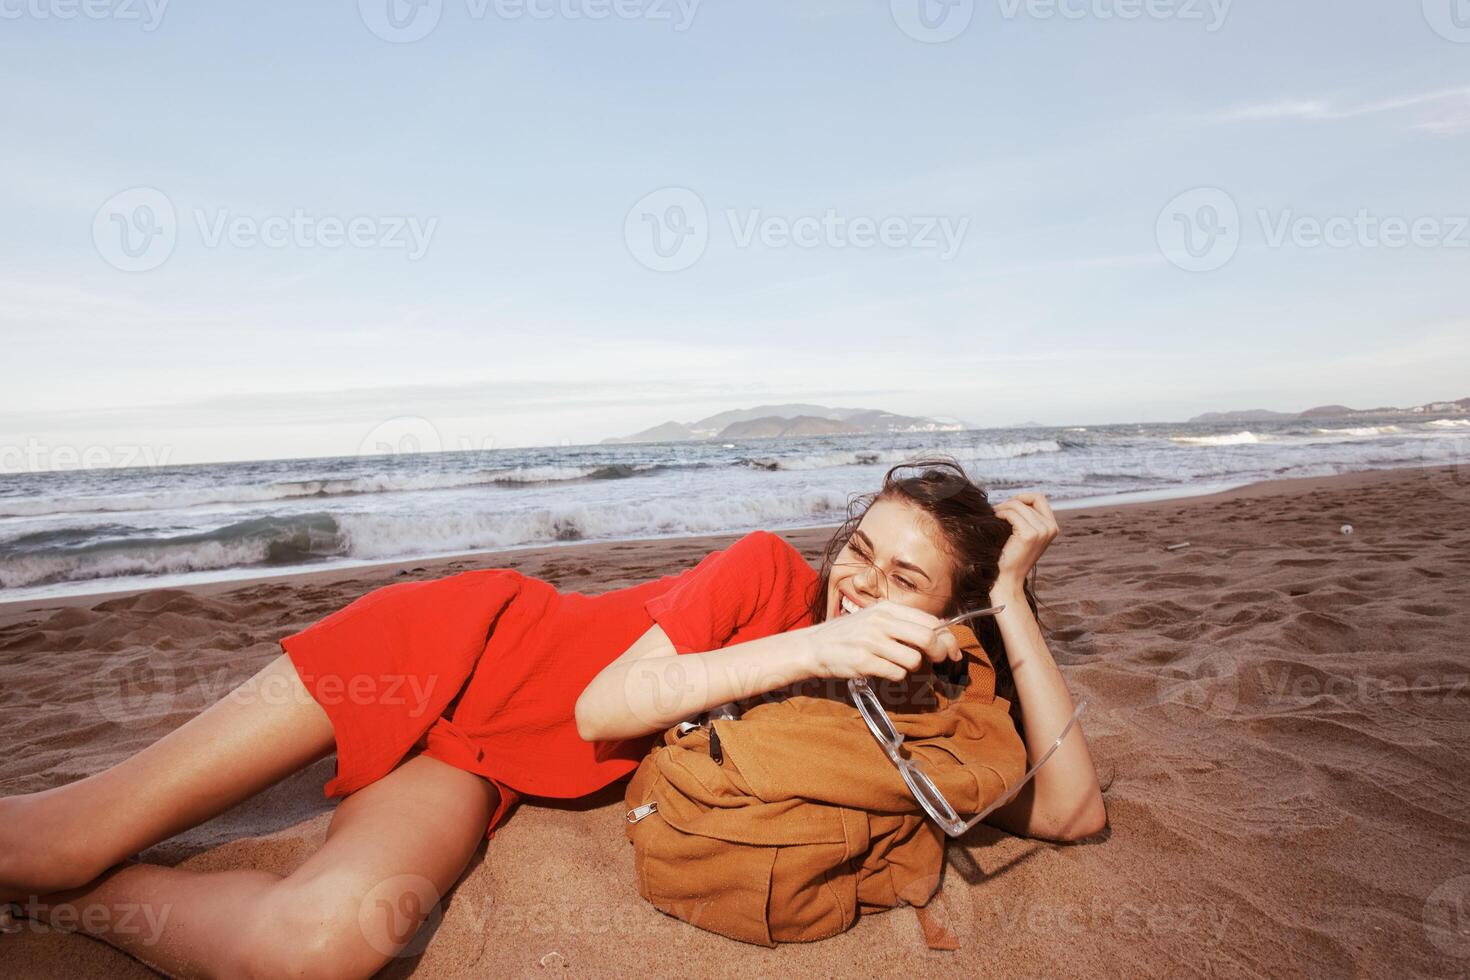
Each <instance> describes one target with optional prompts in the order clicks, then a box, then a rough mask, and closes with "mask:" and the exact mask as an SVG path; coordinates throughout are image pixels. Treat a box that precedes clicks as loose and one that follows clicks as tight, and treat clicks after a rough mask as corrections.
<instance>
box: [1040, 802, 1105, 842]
mask: <svg viewBox="0 0 1470 980" xmlns="http://www.w3.org/2000/svg"><path fill="white" fill-rule="evenodd" d="M1107 827H1108V811H1107V807H1105V806H1104V805H1103V801H1102V797H1100V796H1099V797H1097V799H1096V800H1094V801H1093V802H1092V803H1089V804H1088V805H1087V806H1085V807H1083V809H1082V812H1080V813H1078V814H1076V815H1075V816H1073V817H1072V819H1070V820H1064V821H1061V822H1060V825H1059V826H1058V827H1056V828H1055V831H1056V832H1055V833H1054V834H1050V835H1048V836H1050V837H1051V839H1052V840H1054V841H1059V842H1061V843H1068V844H1069V843H1072V842H1074V841H1079V840H1086V839H1087V838H1089V837H1096V836H1097V835H1098V834H1100V833H1102V832H1103V831H1104V830H1106V829H1107Z"/></svg>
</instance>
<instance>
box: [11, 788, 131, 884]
mask: <svg viewBox="0 0 1470 980" xmlns="http://www.w3.org/2000/svg"><path fill="white" fill-rule="evenodd" d="M57 792H58V791H56V790H51V791H49V792H47V793H33V794H29V795H26V796H11V797H5V798H0V886H3V887H5V888H6V889H7V890H16V889H23V890H26V891H29V892H31V893H33V894H38V895H44V894H48V893H51V892H58V891H64V890H66V889H68V888H80V887H81V886H83V885H85V884H87V883H88V882H90V881H92V880H93V879H94V878H96V877H97V876H98V875H100V874H102V872H104V871H106V870H107V869H108V868H110V867H112V866H113V865H114V864H116V863H117V862H118V861H120V860H122V858H124V857H126V855H118V854H113V853H111V851H109V850H108V849H107V847H106V844H105V842H104V841H103V840H102V839H101V838H100V837H99V836H98V835H96V834H93V833H88V832H87V831H86V829H85V828H84V827H78V826H76V825H75V821H73V820H71V819H70V818H69V817H68V816H67V814H66V813H65V809H66V808H65V806H64V805H63V803H64V801H62V800H61V799H59V797H58V796H56V795H55V794H57Z"/></svg>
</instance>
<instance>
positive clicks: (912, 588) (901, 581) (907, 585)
mask: <svg viewBox="0 0 1470 980" xmlns="http://www.w3.org/2000/svg"><path fill="white" fill-rule="evenodd" d="M894 581H895V582H897V583H898V584H899V585H901V586H903V587H904V588H905V589H908V590H909V591H910V592H914V591H917V587H916V586H915V585H914V583H912V582H910V581H909V580H908V579H906V578H896V579H894Z"/></svg>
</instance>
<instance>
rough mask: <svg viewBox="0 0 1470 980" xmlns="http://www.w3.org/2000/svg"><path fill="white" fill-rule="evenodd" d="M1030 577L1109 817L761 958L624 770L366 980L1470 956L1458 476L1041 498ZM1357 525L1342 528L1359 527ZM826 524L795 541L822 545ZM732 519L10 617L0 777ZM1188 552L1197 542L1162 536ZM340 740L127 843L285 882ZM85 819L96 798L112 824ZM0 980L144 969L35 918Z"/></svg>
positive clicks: (1467, 676) (71, 603)
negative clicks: (1081, 709) (710, 898)
mask: <svg viewBox="0 0 1470 980" xmlns="http://www.w3.org/2000/svg"><path fill="white" fill-rule="evenodd" d="M1059 517H1060V520H1061V524H1062V536H1061V538H1060V539H1059V540H1058V541H1057V543H1056V544H1055V545H1054V546H1053V548H1052V550H1051V551H1050V552H1049V553H1048V555H1047V557H1046V558H1045V559H1044V560H1043V562H1042V564H1041V567H1040V573H1039V580H1038V593H1039V596H1040V599H1041V601H1042V604H1043V611H1042V612H1043V624H1044V625H1045V626H1046V627H1047V628H1048V630H1049V631H1050V642H1051V646H1052V650H1053V652H1054V653H1055V655H1056V658H1057V660H1058V662H1059V663H1061V664H1062V667H1063V670H1064V672H1065V673H1066V676H1067V680H1068V682H1069V684H1070V685H1071V687H1072V689H1073V691H1074V693H1075V694H1077V695H1078V696H1080V697H1085V698H1087V699H1088V702H1089V707H1088V709H1087V712H1086V714H1085V715H1084V717H1083V723H1084V726H1085V728H1086V731H1087V733H1088V736H1089V738H1090V740H1091V743H1092V747H1093V752H1094V755H1095V757H1096V759H1097V761H1098V765H1099V768H1100V772H1101V776H1102V779H1103V785H1104V787H1105V798H1106V800H1107V805H1108V813H1109V821H1110V826H1109V829H1108V831H1107V832H1106V833H1105V834H1104V835H1103V836H1102V837H1101V838H1099V839H1097V840H1094V841H1091V842H1087V843H1083V844H1079V845H1072V846H1056V845H1050V844H1045V843H1041V842H1036V841H1029V840H1022V839H1017V838H1014V837H1010V836H1008V835H1006V834H1003V833H1000V832H998V831H993V830H990V829H988V828H980V829H979V830H977V831H976V832H975V833H973V834H972V835H971V836H970V837H968V838H967V839H966V840H965V841H964V842H963V844H962V845H960V846H955V847H952V848H951V851H950V853H951V863H950V867H949V868H948V870H947V872H946V880H945V887H944V897H943V902H944V904H945V910H946V912H947V915H948V918H949V920H950V922H951V923H952V925H953V926H954V927H955V929H956V931H957V932H958V934H959V936H960V939H961V941H962V943H963V948H962V949H961V950H959V951H958V952H947V953H946V952H935V951H930V950H928V949H926V948H925V947H924V945H923V943H922V941H921V939H920V935H919V929H918V925H917V922H916V920H915V917H914V916H913V914H912V913H910V912H909V911H907V910H897V911H894V912H890V913H885V914H883V915H877V916H871V917H867V918H865V919H864V920H863V921H861V922H860V923H859V924H858V925H857V927H855V928H854V929H852V930H850V931H849V932H847V933H845V934H843V935H840V936H838V937H836V938H833V939H830V940H826V941H823V942H819V943H815V944H811V945H799V946H795V945H794V946H783V947H780V948H778V949H775V950H767V949H763V948H758V947H754V946H747V945H743V944H740V943H737V942H734V941H732V940H728V939H725V938H723V937H721V936H717V935H714V934H710V933H706V932H702V931H700V930H698V929H695V928H693V927H691V926H688V925H685V924H684V923H682V922H679V921H677V920H674V919H670V918H668V917H666V916H664V915H662V914H661V913H659V912H657V911H655V910H654V909H653V908H652V907H651V906H649V905H647V904H646V903H645V902H644V901H643V900H642V899H641V898H640V897H639V896H638V895H637V893H636V892H635V890H634V884H633V872H632V850H631V848H630V847H629V845H628V843H627V841H626V839H625V837H624V833H623V826H622V813H623V808H622V788H621V786H614V787H611V788H609V789H608V790H606V791H604V792H603V793H601V794H599V795H598V796H597V797H595V798H592V799H590V800H587V801H580V802H578V803H575V804H570V805H547V804H541V803H537V802H536V801H527V802H526V803H525V804H523V805H522V806H521V807H520V808H519V809H518V810H517V811H516V812H515V813H514V814H513V815H512V817H511V818H510V820H509V822H508V823H507V824H506V825H505V826H504V827H503V828H502V829H501V830H500V831H499V832H498V833H497V836H496V838H495V840H493V841H491V842H490V843H489V844H488V846H487V847H485V848H484V849H483V852H482V854H481V855H480V856H478V857H477V858H476V859H475V860H474V862H473V863H472V865H471V869H470V871H469V872H468V874H467V875H466V877H465V878H464V879H463V880H462V882H461V883H460V885H459V886H458V887H457V888H456V889H455V890H454V891H453V892H452V893H451V895H450V896H449V898H448V900H447V902H446V903H445V904H444V905H443V906H442V907H441V909H440V910H439V911H437V912H436V913H435V914H434V916H433V917H432V919H431V922H430V925H429V927H427V928H426V929H425V930H424V932H423V933H422V934H421V935H420V937H419V938H418V939H417V940H416V941H415V942H414V944H413V945H411V946H410V948H409V949H408V950H407V951H406V954H407V955H405V956H403V957H402V958H400V959H399V960H398V961H397V962H396V963H395V964H394V965H393V966H391V967H390V968H389V969H388V970H386V971H385V972H384V974H383V975H384V976H393V977H397V976H416V977H476V978H483V977H503V976H547V975H559V974H565V975H568V976H574V975H575V976H601V975H635V974H636V975H638V976H643V977H649V976H657V977H688V976H705V975H707V976H742V977H750V976H757V975H793V976H810V977H818V976H836V975H849V974H852V975H874V976H899V975H935V976H956V977H958V976H966V977H974V976H980V975H985V974H989V973H998V974H1000V975H1006V976H1022V977H1049V976H1058V975H1071V976H1109V977H1136V976H1153V975H1161V974H1166V973H1167V974H1171V975H1172V974H1179V973H1184V974H1207V975H1211V976H1300V975H1316V976H1324V975H1325V976H1349V975H1357V976H1373V975H1377V976H1383V975H1395V976H1422V977H1449V976H1463V975H1464V974H1465V973H1466V971H1467V970H1470V816H1467V814H1470V780H1467V778H1466V762H1467V760H1470V710H1467V709H1470V657H1467V654H1466V640H1465V637H1466V636H1467V635H1470V586H1467V578H1470V474H1467V472H1466V468H1464V467H1460V468H1439V469H1414V470H1392V471H1380V472H1371V473H1361V474H1352V475H1347V476H1339V477H1329V478H1321V479H1303V480H1292V481H1283V482H1276V483H1264V484H1256V485H1253V486H1251V487H1246V488H1243V489H1240V490H1234V491H1230V492H1227V493H1223V494H1216V495H1212V496H1207V497H1196V498H1189V499H1183V500H1173V501H1166V502H1159V503H1149V504H1131V505H1118V506H1112V507H1100V508H1093V509H1087V510H1073V511H1066V512H1062V513H1061V514H1059ZM1346 525H1350V527H1351V533H1345V531H1347V528H1346V527H1345V526H1346ZM829 534H830V529H809V530H802V531H797V532H791V533H787V534H785V535H784V536H785V537H787V538H788V540H790V541H791V542H792V543H793V544H795V545H796V546H797V547H798V548H800V549H801V550H802V552H803V553H804V554H805V555H807V557H808V558H809V559H812V560H815V558H816V556H817V553H818V551H819V549H820V547H821V546H822V544H823V543H824V542H825V540H826V538H827V536H828V535H829ZM734 537H735V536H720V537H705V538H696V537H690V538H678V539H663V540H648V541H636V542H620V543H600V544H584V545H576V546H572V547H557V548H541V549H525V550H519V551H512V552H498V553H494V554H487V555H483V556H475V557H467V558H458V559H454V560H445V561H437V562H406V563H398V564H394V565H385V566H375V567H372V568H368V569H362V568H357V569H350V570H345V571H337V572H329V573H320V574H315V575H304V576H297V577H294V578H282V579H276V580H269V581H260V582H254V583H249V584H245V585H242V584H240V583H224V584H216V585H211V586H207V587H200V588H193V589H188V590H180V589H167V590H155V591H147V592H135V593H130V594H124V595H115V596H108V597H100V598H99V597H97V596H89V597H86V598H84V599H76V600H55V599H53V600H45V601H39V600H38V601H36V602H31V603H19V604H9V605H0V740H3V745H4V750H3V753H0V793H5V794H11V793H21V792H29V791H34V790H40V789H44V788H47V787H52V786H57V785H60V784H63V783H66V782H69V781H72V780H75V779H78V778H80V777H83V776H85V775H87V774H89V773H92V772H95V771H98V770H100V769H102V768H104V767H106V766H108V765H110V764H112V763H115V762H117V761H118V760H120V759H122V758H124V757H126V756H127V755H129V754H130V753H132V752H134V751H136V750H137V749H139V748H141V747H143V746H144V745H146V744H148V743H149V742H151V741H153V740H155V739H157V738H158V737H160V736H161V735H163V734H164V733H166V732H168V731H170V730H171V729H173V728H175V727H177V726H178V725H179V724H181V723H182V722H183V721H184V720H186V719H187V718H189V717H190V716H191V715H193V714H194V713H196V712H197V711H199V710H200V709H201V708H203V707H204V706H206V705H207V704H209V703H211V702H213V701H214V700H216V699H218V698H219V697H221V696H222V695H224V694H225V693H226V692H227V691H228V690H229V689H230V688H231V687H233V686H234V685H235V684H237V683H238V682H240V681H241V680H243V679H245V678H246V677H248V676H249V675H250V674H252V673H253V672H254V671H256V670H257V669H258V668H259V667H260V666H261V665H263V664H264V663H265V662H266V661H268V660H269V659H271V658H272V657H274V656H276V655H277V654H278V653H279V648H278V646H277V641H278V640H279V639H280V638H281V637H282V636H285V635H287V634H289V633H291V632H293V631H295V630H298V629H300V628H301V627H303V626H305V625H307V624H308V623H310V622H312V621H314V620H316V619H318V618H320V617H322V616H323V615H326V614H327V613H329V612H331V611H333V610H334V609H337V608H340V607H341V606H343V605H345V604H346V603H348V602H350V601H351V600H352V599H354V598H356V597H357V596H359V595H361V594H363V593H365V592H367V591H369V590H371V589H373V588H376V587H378V586H381V585H385V584H389V583H391V582H398V581H406V580H412V579H419V578H429V577H436V576H440V575H444V574H449V573H453V572H456V571H461V570H466V569H471V568H480V567H511V568H516V569H519V570H520V571H522V572H525V573H526V574H529V575H534V576H538V577H541V578H544V579H546V580H548V581H550V582H552V583H554V584H555V585H557V586H558V587H559V588H561V589H563V590H567V591H580V592H587V593H596V592H601V591H605V590H608V589H615V588H619V587H622V586H627V585H632V584H635V583H638V582H642V581H646V580H648V579H650V578H654V577H657V576H659V575H664V574H669V573H672V572H676V571H678V570H680V569H682V568H684V567H687V566H689V565H692V564H693V563H695V562H696V561H698V560H699V558H701V557H702V556H703V555H705V554H707V553H708V552H709V551H710V550H713V549H715V548H720V547H724V546H725V545H726V544H727V543H729V542H730V541H731V540H733V539H734ZM1186 542H1187V547H1174V548H1171V546H1175V545H1181V544H1184V543H1186ZM331 771H332V769H331V762H330V760H327V761H323V762H321V763H318V764H317V765H315V766H313V767H312V768H310V769H309V770H307V771H305V772H302V773H299V774H298V775H297V776H295V777H293V778H291V779H289V780H287V781H285V782H283V783H281V784H280V785H278V786H276V787H275V788H273V789H272V790H270V791H268V792H267V793H265V794H262V795H261V796H259V797H257V798H256V799H254V800H252V801H251V802H249V803H248V804H246V805H244V806H241V807H239V808H237V809H235V810H234V811H231V812H229V813H227V814H225V815H223V816H221V817H219V818H217V819H215V820H213V821H211V822H209V823H207V824H205V825H203V826H201V827H198V828H196V829H194V830H192V831H189V832H187V833H185V834H182V835H180V836H178V837H176V838H174V839H172V840H170V841H167V842H165V843H163V844H161V845H159V846H157V847H155V848H153V849H152V850H151V851H149V852H147V853H146V854H145V855H144V858H145V859H146V860H150V861H156V862H162V863H167V864H182V865H183V866H186V867H190V868H195V869H201V870H206V869H218V868H231V867H255V868H263V869H268V870H271V871H276V872H287V871H289V870H290V869H291V868H293V867H294V866H295V865H297V864H298V863H299V862H300V861H302V860H303V858H304V857H305V855H306V854H308V853H309V851H310V849H311V848H312V847H314V846H315V845H316V844H317V843H318V842H319V841H320V839H321V837H322V835H323V834H324V833H325V830H326V826H327V821H328V819H329V816H330V811H331V807H332V806H333V803H332V801H328V800H325V799H323V797H322V794H321V786H322V784H323V782H325V780H326V779H327V778H328V777H329V775H330V773H331ZM102 816H104V815H99V817H102ZM15 928H16V931H14V932H12V933H10V934H5V935H0V974H3V975H5V976H14V977H34V978H51V977H55V978H94V977H95V978H102V977H111V978H124V977H147V976H152V975H153V974H152V973H151V972H150V971H148V970H147V969H146V968H144V967H143V966H141V965H139V964H138V963H136V962H135V961H132V960H130V959H128V958H127V957H125V956H123V955H121V954H119V953H117V952H114V951H113V950H111V949H110V948H109V947H107V946H105V945H104V944H102V943H100V942H97V941H95V940H92V939H88V938H85V937H81V936H76V935H68V934H64V933H61V932H56V931H52V930H49V929H45V928H43V927H40V926H37V925H35V924H33V923H29V922H19V923H17V924H16V927H15Z"/></svg>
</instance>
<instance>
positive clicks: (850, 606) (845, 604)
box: [840, 596, 859, 613]
mask: <svg viewBox="0 0 1470 980" xmlns="http://www.w3.org/2000/svg"><path fill="white" fill-rule="evenodd" d="M840 605H841V606H842V611H843V612H846V613H855V612H857V611H858V609H859V606H858V605H857V604H856V603H855V602H853V601H852V600H851V599H849V598H848V597H847V596H843V597H842V602H841V603H840Z"/></svg>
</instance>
